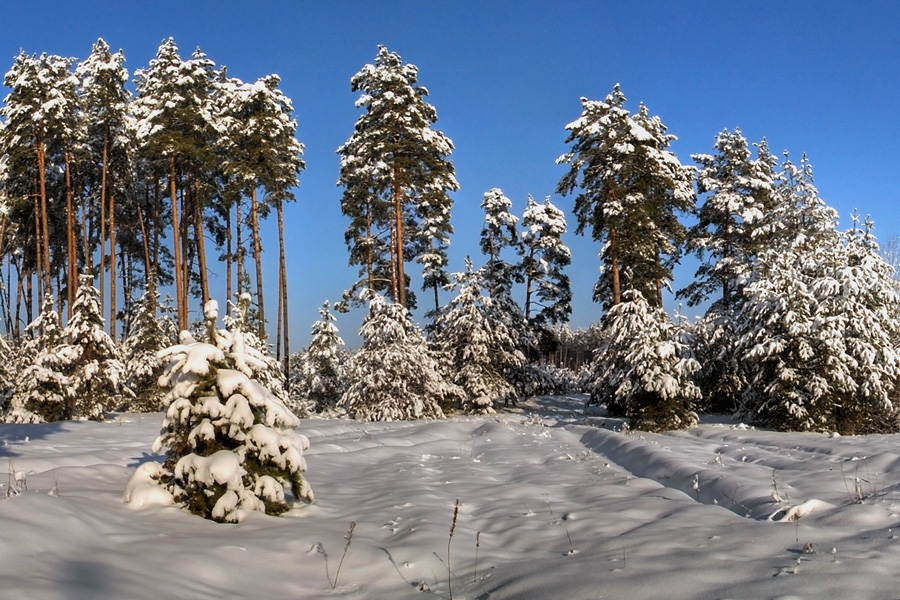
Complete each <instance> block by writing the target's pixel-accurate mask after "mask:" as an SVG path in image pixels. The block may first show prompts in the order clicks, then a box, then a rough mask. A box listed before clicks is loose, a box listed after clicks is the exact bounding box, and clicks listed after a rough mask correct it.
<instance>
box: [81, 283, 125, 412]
mask: <svg viewBox="0 0 900 600" xmlns="http://www.w3.org/2000/svg"><path fill="white" fill-rule="evenodd" d="M93 279H94V278H93V275H82V276H81V277H79V286H78V292H77V293H76V295H75V303H74V304H73V306H72V319H71V320H70V321H69V324H68V325H67V326H66V328H65V331H64V332H63V333H64V335H65V336H66V337H67V338H68V339H69V340H71V342H70V343H69V348H70V350H69V352H70V354H71V357H72V360H71V370H70V371H69V385H70V386H71V387H72V391H71V396H72V409H71V415H70V417H69V418H76V419H85V418H86V419H102V418H103V413H104V411H105V410H111V409H113V408H117V407H119V406H121V405H123V404H126V403H127V402H126V399H129V400H130V399H131V398H133V397H134V393H133V392H132V391H131V389H129V388H128V386H126V385H125V367H124V365H123V364H122V361H120V360H119V353H118V348H117V347H116V344H115V342H113V340H112V338H111V337H109V334H107V333H106V331H105V330H104V328H103V316H102V315H101V313H100V292H99V291H98V290H97V288H95V287H94V285H93Z"/></svg>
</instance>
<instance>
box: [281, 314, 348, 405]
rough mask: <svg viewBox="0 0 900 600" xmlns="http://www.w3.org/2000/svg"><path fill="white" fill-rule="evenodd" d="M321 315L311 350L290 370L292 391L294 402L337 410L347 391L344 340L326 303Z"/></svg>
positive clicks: (314, 325)
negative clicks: (335, 408) (345, 389)
mask: <svg viewBox="0 0 900 600" xmlns="http://www.w3.org/2000/svg"><path fill="white" fill-rule="evenodd" d="M319 315H320V318H319V320H318V321H316V322H315V323H313V326H312V338H311V339H310V342H309V348H307V349H306V351H305V352H302V353H298V354H297V355H295V356H296V357H297V360H296V361H295V362H296V365H295V366H294V365H292V369H291V374H292V381H291V389H290V394H291V398H292V401H293V402H295V403H297V404H305V403H309V404H311V405H312V406H311V409H312V410H314V411H315V412H322V411H326V410H330V409H332V408H334V407H335V406H336V405H337V401H338V400H339V399H340V397H341V394H343V391H344V365H343V362H342V360H341V347H342V346H343V345H344V340H342V339H341V338H340V335H339V332H338V328H337V325H336V324H335V320H336V319H335V317H334V314H333V313H332V312H331V310H330V308H329V303H328V302H327V301H326V302H325V303H324V304H323V305H322V308H320V309H319ZM298 355H299V356H298ZM291 358H292V359H293V358H294V357H293V356H292V357H291Z"/></svg>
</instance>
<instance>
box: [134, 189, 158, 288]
mask: <svg viewBox="0 0 900 600" xmlns="http://www.w3.org/2000/svg"><path fill="white" fill-rule="evenodd" d="M135 207H136V208H137V216H138V222H139V223H140V224H141V241H142V242H143V246H144V276H145V277H146V279H147V282H148V285H149V282H150V281H153V280H155V279H156V270H155V268H154V267H153V266H152V263H151V262H150V240H149V239H148V238H147V224H146V223H145V222H144V212H143V211H142V210H141V205H140V204H135Z"/></svg>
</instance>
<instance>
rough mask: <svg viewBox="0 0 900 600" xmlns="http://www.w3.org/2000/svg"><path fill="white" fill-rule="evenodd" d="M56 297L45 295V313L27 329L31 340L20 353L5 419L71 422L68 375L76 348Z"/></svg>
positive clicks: (21, 421) (13, 420) (9, 420)
mask: <svg viewBox="0 0 900 600" xmlns="http://www.w3.org/2000/svg"><path fill="white" fill-rule="evenodd" d="M53 306H54V304H53V296H52V295H50V294H47V295H46V296H44V302H43V304H42V305H41V314H40V315H38V317H37V318H36V319H35V320H34V321H32V322H31V323H30V324H29V325H28V327H26V328H25V334H26V335H27V336H29V337H28V340H27V341H26V342H25V343H24V344H23V346H22V347H21V348H20V350H19V358H18V361H17V363H18V366H17V371H18V376H17V377H16V378H15V380H14V382H13V390H12V396H11V397H10V400H9V404H8V406H7V408H6V414H5V420H6V421H8V422H13V423H40V422H43V421H49V422H52V421H61V420H65V419H71V418H72V416H73V411H72V399H73V398H72V396H73V390H72V387H71V385H70V381H69V377H68V372H69V370H70V368H71V365H72V359H73V355H72V349H71V347H70V346H68V345H67V344H65V340H64V337H63V329H62V326H61V325H60V321H59V314H58V313H57V312H56V310H55V309H54V307H53Z"/></svg>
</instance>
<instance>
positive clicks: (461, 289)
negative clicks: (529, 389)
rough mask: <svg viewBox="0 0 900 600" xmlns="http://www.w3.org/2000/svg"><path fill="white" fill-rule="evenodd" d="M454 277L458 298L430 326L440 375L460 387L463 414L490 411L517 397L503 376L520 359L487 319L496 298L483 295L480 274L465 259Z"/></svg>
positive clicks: (502, 327)
mask: <svg viewBox="0 0 900 600" xmlns="http://www.w3.org/2000/svg"><path fill="white" fill-rule="evenodd" d="M453 278H454V280H455V282H454V285H453V289H456V290H457V295H456V297H455V298H453V300H451V301H450V304H449V306H448V307H447V309H446V310H445V311H444V312H442V313H441V315H440V316H439V317H438V319H437V321H436V323H435V327H434V331H435V334H434V346H435V348H436V351H437V355H438V357H439V364H440V366H441V371H442V372H443V373H444V376H445V377H446V379H447V381H449V382H451V383H453V384H455V385H458V386H459V387H461V388H462V389H463V391H464V393H465V394H464V398H463V406H462V408H463V410H465V411H466V412H471V413H492V412H494V408H493V407H494V405H496V404H499V403H500V402H506V403H509V402H510V401H515V399H516V398H517V394H516V389H515V387H514V386H513V385H512V384H511V383H509V382H508V381H507V379H506V377H505V376H504V373H505V371H506V370H507V369H510V368H513V367H518V366H520V365H521V364H522V363H523V362H524V357H523V356H522V353H521V352H520V351H519V349H518V348H517V345H516V342H515V340H514V339H513V337H512V335H511V334H510V332H509V330H508V329H507V327H506V324H505V323H504V321H503V320H502V319H492V318H491V317H492V315H493V313H494V311H493V309H492V305H493V303H494V302H495V300H494V299H493V298H491V297H490V296H489V295H486V294H482V290H483V289H484V288H485V281H484V280H485V274H484V270H483V269H482V270H478V271H473V269H472V262H471V261H470V260H468V259H467V260H466V271H465V272H464V273H456V274H454V276H453Z"/></svg>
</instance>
